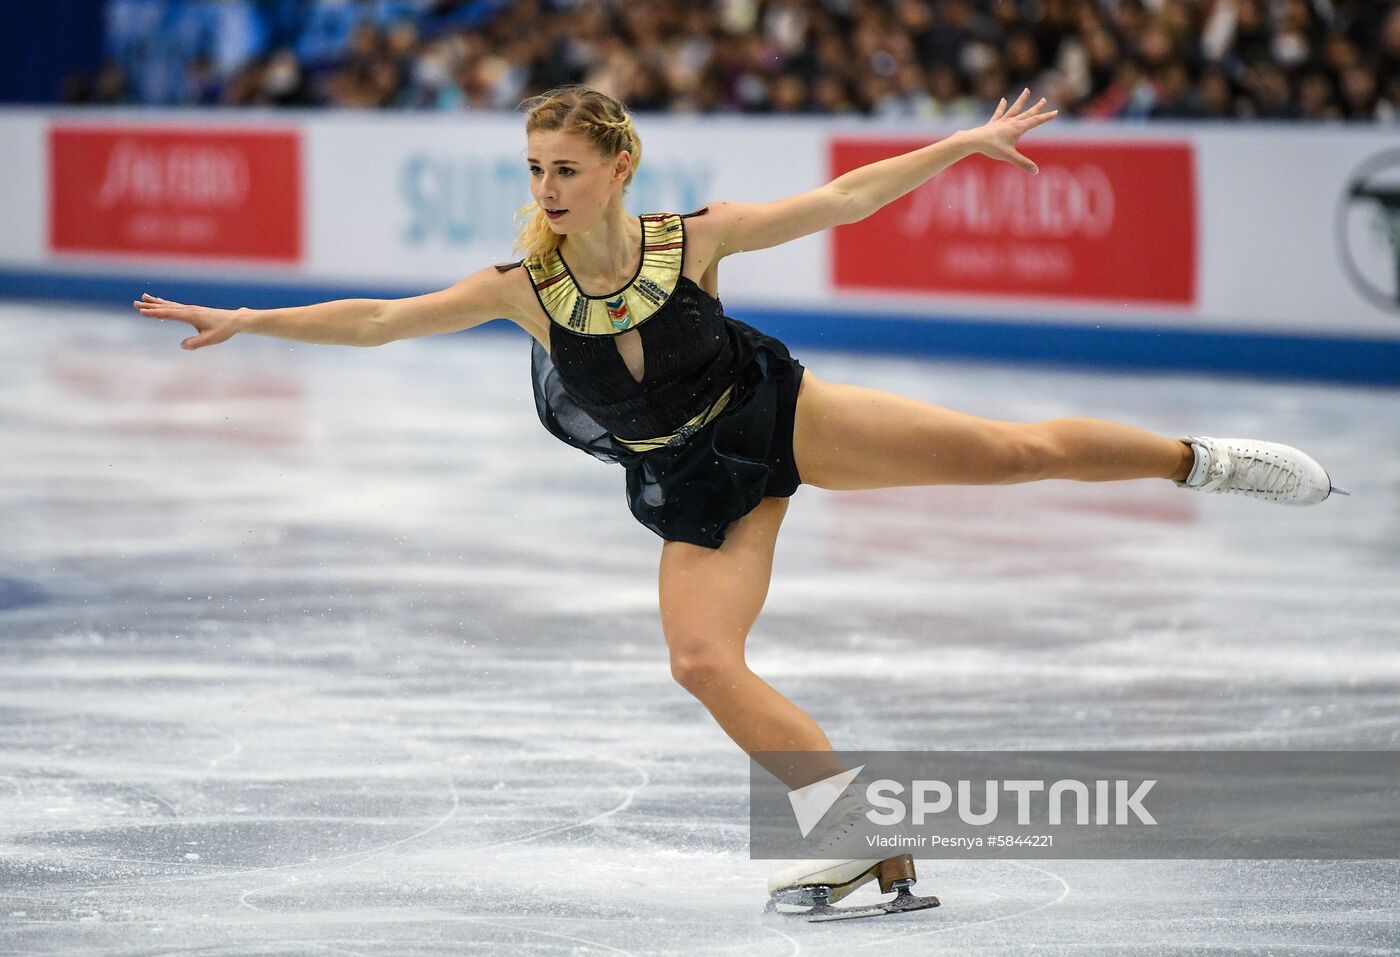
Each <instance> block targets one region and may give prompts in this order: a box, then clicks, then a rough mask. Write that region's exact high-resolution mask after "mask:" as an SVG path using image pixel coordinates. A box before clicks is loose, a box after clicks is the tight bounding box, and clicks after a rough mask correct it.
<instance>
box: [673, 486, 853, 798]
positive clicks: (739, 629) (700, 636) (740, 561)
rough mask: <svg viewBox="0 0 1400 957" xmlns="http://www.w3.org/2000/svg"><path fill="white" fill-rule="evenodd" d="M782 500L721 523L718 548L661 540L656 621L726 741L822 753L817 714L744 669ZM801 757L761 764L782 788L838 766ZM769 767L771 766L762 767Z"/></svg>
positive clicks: (681, 674) (677, 669) (755, 748)
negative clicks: (722, 530)
mask: <svg viewBox="0 0 1400 957" xmlns="http://www.w3.org/2000/svg"><path fill="white" fill-rule="evenodd" d="M787 505H788V500H787V499H785V498H765V499H763V501H762V502H760V503H759V505H758V506H757V507H756V508H755V509H754V510H753V511H751V512H749V514H747V515H745V516H744V517H743V518H741V519H740V520H739V521H737V522H735V523H734V524H732V525H730V526H729V528H728V529H727V530H726V532H725V541H724V544H723V545H722V546H721V547H720V548H718V549H712V548H704V547H702V546H699V545H691V544H688V543H686V542H667V543H666V544H665V545H663V546H662V549H661V567H660V572H659V579H660V581H659V585H660V598H661V628H662V631H663V632H664V634H665V636H666V644H667V647H668V648H669V649H670V653H671V674H672V675H673V676H674V677H675V679H676V681H678V682H679V683H680V684H681V686H682V687H684V688H685V689H686V690H687V691H689V692H690V693H691V694H693V695H694V696H695V697H696V698H698V699H699V700H700V702H701V703H702V704H703V705H704V706H705V707H706V708H707V709H708V710H709V712H710V714H712V715H713V716H714V718H715V720H716V721H718V722H719V725H720V727H722V728H723V729H724V730H725V732H726V733H727V734H728V735H729V736H730V737H731V738H733V739H734V741H735V743H736V744H738V745H739V747H741V748H743V749H744V751H746V752H748V753H749V754H753V753H755V752H775V751H798V752H829V751H831V743H830V742H829V741H828V740H827V737H826V735H825V734H824V733H823V732H822V729H821V728H820V727H819V726H818V725H817V722H816V721H814V720H813V719H812V717H811V716H810V715H808V714H807V713H806V712H805V711H803V710H802V709H801V708H799V707H797V705H795V704H793V703H792V702H791V701H789V700H788V699H787V698H785V697H783V695H782V694H780V693H779V692H778V691H777V690H776V689H774V688H773V687H772V686H771V685H769V684H768V683H767V682H766V681H764V680H763V679H762V678H760V677H759V676H758V675H756V674H754V673H753V672H752V671H750V670H749V667H748V664H747V663H746V662H745V659H744V642H745V640H746V639H747V638H748V634H749V629H751V628H752V627H753V624H754V622H755V621H756V620H757V618H758V613H759V611H760V610H761V609H762V608H763V602H764V600H765V599H766V598H767V597H768V582H769V579H770V577H771V575H772V571H773V547H774V545H775V544H776V541H777V537H778V528H779V526H780V525H781V524H782V521H783V516H784V515H785V514H786V513H787ZM815 764H816V766H814V762H813V761H812V759H811V758H809V757H804V758H800V759H797V758H796V756H795V760H794V761H793V762H792V763H791V764H789V763H786V762H778V761H777V760H776V759H773V760H771V761H770V760H765V767H767V768H768V770H769V771H771V772H772V773H773V774H774V775H775V776H777V777H778V778H779V779H780V780H782V781H783V782H784V783H785V784H787V785H788V786H789V787H802V786H803V785H805V784H810V783H812V781H813V780H819V779H820V778H822V777H825V776H827V775H828V774H835V773H837V772H839V771H841V770H843V768H842V767H841V766H840V765H839V764H837V763H836V762H835V760H834V756H833V760H832V762H831V763H830V765H823V764H822V763H821V762H820V761H817V762H815ZM770 765H771V766H770Z"/></svg>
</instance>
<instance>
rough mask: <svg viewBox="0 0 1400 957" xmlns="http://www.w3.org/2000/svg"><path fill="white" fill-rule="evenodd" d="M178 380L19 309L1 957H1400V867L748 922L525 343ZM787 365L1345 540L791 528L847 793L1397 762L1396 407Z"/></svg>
mask: <svg viewBox="0 0 1400 957" xmlns="http://www.w3.org/2000/svg"><path fill="white" fill-rule="evenodd" d="M151 291H152V292H155V293H157V294H160V293H161V292H162V290H159V289H155V290H151ZM139 292H140V288H139V287H133V295H134V294H136V293H139ZM738 315H739V317H740V318H742V317H743V314H742V313H738ZM189 334H190V330H189V327H187V326H185V325H183V324H174V323H160V322H157V321H153V320H142V319H140V318H139V317H136V316H135V315H134V313H129V312H127V311H126V310H125V309H117V308H115V307H114V308H112V309H109V310H95V309H91V308H84V307H75V306H69V305H37V304H25V305H15V304H9V305H4V306H2V307H0V344H2V345H3V349H0V448H2V449H3V450H4V454H3V455H0V542H3V548H2V549H0V954H24V955H37V954H53V955H65V957H93V955H137V954H142V955H145V954H150V955H156V954H160V955H175V954H189V955H231V954H240V955H241V954H248V955H284V954H285V955H291V954H313V955H314V954H342V955H364V954H374V955H380V954H384V955H448V954H451V955H458V954H478V953H480V954H516V953H522V954H526V953H527V954H551V955H553V954H559V955H592V954H635V955H653V954H666V955H718V954H732V955H774V957H777V955H797V954H806V955H837V954H840V955H842V957H846V955H851V954H861V953H867V954H872V955H879V954H883V953H890V954H920V953H938V954H949V955H952V954H957V955H962V954H986V955H1006V954H1036V955H1060V954H1066V955H1068V954H1073V955H1085V954H1133V955H1139V954H1180V955H1196V954H1204V953H1213V954H1220V953H1225V954H1261V955H1263V954H1271V955H1276V957H1277V955H1293V954H1393V953H1397V952H1400V924H1397V918H1400V863H1397V862H1369V863H1368V862H1258V861H1255V862H1236V861H1203V862H1160V861H1119V862H1106V863H1105V862H1093V861H1050V862H1044V861H1041V862H1036V863H1034V864H1031V863H1020V862H992V863H979V862H971V861H949V862H939V861H934V860H923V861H921V862H920V881H919V884H918V886H917V888H916V889H917V890H919V891H920V892H923V893H932V894H937V895H938V896H939V897H941V898H942V900H943V906H942V907H940V908H938V909H935V910H931V911H924V912H921V913H916V914H907V915H900V916H893V917H887V918H880V919H877V920H866V921H851V922H846V923H837V924H807V923H801V922H795V921H785V920H783V919H781V918H775V917H765V916H764V915H763V914H762V913H761V911H762V908H763V903H764V900H765V897H766V892H765V887H764V880H765V876H766V874H767V872H768V871H769V870H770V869H772V867H773V866H774V864H773V862H766V861H751V860H749V858H748V848H747V840H748V817H747V794H748V761H747V758H746V757H745V756H744V755H743V754H742V753H741V752H739V751H738V749H737V748H736V747H735V746H734V745H733V744H732V743H731V742H730V740H729V739H728V738H727V737H726V736H725V735H724V733H723V732H722V731H721V730H720V729H719V728H718V726H717V725H715V724H714V723H713V721H712V719H711V718H710V717H709V715H708V714H707V713H706V712H705V711H704V710H703V709H702V708H701V706H700V705H699V704H698V703H696V702H695V701H694V700H693V699H691V698H690V697H689V696H688V695H687V694H686V693H685V692H684V691H683V690H682V689H681V688H680V687H679V686H677V685H676V684H675V683H674V682H672V680H671V678H670V674H669V669H668V666H667V658H666V650H665V646H664V643H663V640H662V636H661V630H660V625H659V622H658V618H657V611H656V594H655V585H656V561H657V557H658V553H659V551H660V540H659V539H657V538H656V537H655V536H654V535H653V534H652V533H651V532H649V531H647V530H646V529H645V528H643V527H642V526H641V525H639V524H637V523H636V522H635V520H634V519H633V518H632V517H631V515H630V514H629V513H628V511H627V508H626V504H625V501H624V497H623V485H622V480H623V473H622V470H621V469H620V468H617V467H614V466H608V465H604V464H603V463H600V462H597V461H595V460H593V459H591V458H589V457H587V456H585V455H584V454H582V453H580V452H578V451H576V450H574V449H571V448H568V447H566V446H563V445H561V444H560V443H558V442H557V441H556V440H555V439H553V438H552V437H551V436H550V435H548V433H546V432H545V431H544V430H543V429H542V428H541V427H540V425H539V423H538V421H537V419H536V418H535V412H534V407H533V404H532V400H531V396H530V390H529V374H528V369H529V340H528V339H527V338H526V337H525V336H524V335H523V334H517V335H509V334H504V333H503V334H494V333H492V332H489V331H477V332H474V333H470V334H466V335H457V336H447V337H436V338H431V339H422V340H415V341H409V342H400V343H395V344H392V345H390V346H386V347H383V348H380V349H368V350H358V349H351V348H344V347H327V346H310V345H301V344H293V343H288V342H283V341H279V340H272V339H259V338H255V337H238V338H235V339H234V340H232V341H230V342H229V343H227V344H224V345H221V346H217V347H214V348H211V349H208V350H203V351H200V352H196V353H188V352H184V351H182V350H180V349H179V347H178V343H179V341H180V339H182V338H184V337H185V336H187V335H189ZM793 352H794V354H795V355H797V356H798V357H799V358H801V359H802V361H803V362H804V364H806V365H807V366H808V367H809V368H810V369H811V370H812V371H813V372H814V373H815V374H817V375H818V376H820V377H822V378H825V379H829V380H834V381H843V382H852V383H859V384H863V385H871V386H877V387H881V388H887V389H890V390H892V391H895V392H899V393H902V394H906V395H910V396H914V397H916V398H920V399H924V400H927V401H930V402H934V403H937V404H940V405H946V406H950V407H953V408H956V409H959V410H962V411H966V412H971V413H975V414H979V415H985V416H991V417H996V418H1006V419H1014V420H1021V421H1031V420H1039V419H1046V418H1053V417H1058V416H1081V415H1090V416H1096V417H1104V418H1113V419H1119V420H1122V421H1126V422H1129V423H1132V424H1135V425H1139V426H1142V427H1145V428H1149V429H1152V430H1155V431H1159V432H1162V433H1165V434H1170V435H1182V434H1188V433H1204V434H1207V435H1215V436H1234V435H1241V436H1256V437H1261V438H1268V439H1272V440H1275V441H1282V442H1287V443H1290V444H1294V445H1298V446H1300V447H1302V448H1304V449H1306V450H1308V451H1309V452H1311V453H1313V454H1314V455H1315V456H1316V457H1317V458H1318V459H1319V460H1320V461H1322V462H1323V463H1324V464H1325V465H1326V466H1327V467H1328V469H1329V471H1330V472H1331V474H1332V477H1333V479H1334V481H1335V482H1336V483H1337V484H1338V485H1341V486H1344V487H1347V488H1349V489H1351V490H1352V492H1353V493H1354V494H1353V496H1352V497H1351V498H1338V497H1334V498H1333V499H1332V500H1330V501H1328V502H1325V503H1323V504H1322V505H1321V506H1318V507H1316V508H1310V509H1286V508H1279V507H1276V506H1271V505H1268V504H1265V503H1262V502H1257V501H1251V500H1246V499H1242V498H1238V497H1234V496H1219V497H1206V496H1203V495H1199V494H1195V493H1188V492H1185V491H1182V490H1180V489H1177V488H1175V487H1174V486H1172V485H1171V484H1169V483H1167V482H1160V481H1145V482H1134V483H1124V484H1116V485H1098V486H1091V485H1076V484H1072V483H1066V482H1049V483H1040V484H1036V485H1026V486H1018V487H1001V488H903V489H891V490H884V491H878V492H851V493H831V492H825V491H821V490H818V489H814V488H811V487H804V488H802V489H801V490H799V492H798V494H797V496H796V497H795V498H794V499H793V502H792V506H791V508H790V510H789V512H788V516H787V519H786V522H785V525H784V529H783V533H782V535H781V537H780V539H779V543H778V552H777V558H776V568H775V573H774V581H773V586H772V591H771V594H770V597H769V600H768V604H767V607H766V609H765V611H764V614H763V615H762V617H761V618H760V619H759V621H758V624H757V626H756V628H755V630H754V632H753V634H752V635H751V637H750V641H749V651H750V662H751V664H752V666H753V668H754V670H755V671H757V672H758V673H759V674H761V675H763V676H764V677H765V678H767V679H768V680H769V681H771V682H772V683H773V684H774V685H776V686H777V687H778V688H779V689H780V690H782V691H783V692H785V693H786V694H788V695H790V696H791V697H792V698H793V699H794V700H795V701H796V702H797V703H798V704H799V705H801V706H802V707H804V708H805V709H806V710H807V711H809V712H810V713H811V714H813V715H814V716H815V717H816V718H817V719H818V720H819V721H820V722H821V723H822V724H823V726H824V728H825V729H826V731H827V733H828V734H829V735H830V737H831V739H832V741H833V743H834V744H835V745H836V747H837V748H843V749H866V750H878V749H890V750H899V749H910V750H914V749H940V748H943V749H1079V748H1083V749H1091V748H1114V749H1150V748H1201V749H1204V748H1212V749H1234V748H1239V749H1275V748H1277V749H1304V748H1309V749H1334V748H1335V749H1350V748H1366V749H1372V748H1374V749H1392V750H1393V749H1397V748H1400V414H1397V413H1398V412H1400V393H1397V392H1395V391H1386V390H1379V389H1377V390H1367V389H1357V388H1342V387H1337V386H1326V385H1300V384H1296V383H1280V384H1272V383H1265V382H1260V381H1250V380H1228V379H1215V378H1202V377H1192V376H1168V375H1150V376H1149V375H1131V376H1129V375H1107V374H1084V373H1079V372H1067V371H1056V370H1048V369H1033V368H1026V367H1001V366H992V365H973V364H951V363H939V362H925V361H916V360H912V359H908V360H905V359H898V358H872V357H855V356H850V355H842V354H837V353H825V352H822V351H819V350H815V349H811V348H803V347H801V346H794V348H793ZM870 890H871V889H869V888H867V889H866V890H865V891H862V892H861V893H860V894H859V895H857V896H856V897H855V898H852V900H853V901H855V900H864V899H867V898H869V897H873V894H872V893H870Z"/></svg>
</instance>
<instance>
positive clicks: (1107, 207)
mask: <svg viewBox="0 0 1400 957" xmlns="http://www.w3.org/2000/svg"><path fill="white" fill-rule="evenodd" d="M1116 207H1117V201H1116V197H1115V196H1114V192H1113V181H1112V180H1110V179H1109V177H1108V174H1107V173H1106V172H1105V171H1104V170H1103V169H1101V168H1099V167H1098V166H1095V165H1093V164H1078V165H1073V166H1070V165H1064V164H1058V163H1047V164H1046V165H1044V166H1042V167H1041V168H1040V175H1038V176H1027V175H1026V174H1024V173H1022V172H1021V171H1020V170H1017V169H1012V168H1011V167H1009V166H1005V167H1003V166H997V167H992V168H987V167H983V166H969V167H966V168H957V169H952V170H948V171H947V172H945V173H943V174H941V175H939V176H935V177H934V178H933V179H931V180H929V181H928V182H927V183H925V184H924V185H923V186H920V187H919V188H918V189H917V190H915V191H914V195H913V196H912V197H911V198H910V203H909V206H908V208H907V210H906V212H905V214H904V217H903V219H902V220H901V222H900V226H901V227H902V228H903V230H904V232H905V233H906V234H907V235H911V236H918V235H923V234H925V233H928V232H933V231H939V232H950V231H951V232H958V233H963V234H971V235H974V236H999V235H1009V236H1015V237H1025V238H1034V239H1068V238H1071V237H1076V236H1079V237H1084V238H1088V239H1101V238H1103V237H1104V236H1106V235H1107V234H1108V232H1109V231H1110V230H1111V229H1112V228H1113V221H1114V216H1115V213H1116V211H1117V209H1116Z"/></svg>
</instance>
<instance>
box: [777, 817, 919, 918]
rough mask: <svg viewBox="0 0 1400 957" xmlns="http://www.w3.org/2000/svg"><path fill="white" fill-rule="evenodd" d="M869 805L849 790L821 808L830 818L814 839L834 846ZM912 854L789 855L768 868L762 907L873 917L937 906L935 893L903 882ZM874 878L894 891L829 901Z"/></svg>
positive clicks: (910, 875) (786, 912)
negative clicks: (856, 900) (875, 897)
mask: <svg viewBox="0 0 1400 957" xmlns="http://www.w3.org/2000/svg"><path fill="white" fill-rule="evenodd" d="M869 809H870V806H869V805H868V804H865V803H864V802H863V801H861V800H859V799H856V798H854V797H853V796H852V795H851V794H850V793H848V794H846V795H845V796H843V797H842V798H841V799H840V800H838V801H837V802H836V803H835V804H834V805H833V806H832V808H831V810H830V811H828V812H827V816H828V818H829V819H830V823H829V824H826V826H825V831H826V835H825V836H824V837H823V838H822V839H821V841H820V842H819V843H818V844H817V848H818V849H820V848H821V847H822V846H823V845H828V846H832V847H834V846H835V845H836V843H837V842H839V841H840V839H841V838H842V837H843V836H845V835H846V834H847V833H849V832H850V830H851V829H852V828H853V827H855V825H856V824H857V823H858V822H859V819H860V817H861V816H862V815H863V814H865V812H866V811H868V810H869ZM917 879H918V878H917V876H916V875H915V873H914V859H913V858H912V857H910V856H909V855H908V854H902V855H900V856H898V857H889V858H883V859H881V858H863V859H862V858H847V859H825V860H804V861H794V862H793V863H791V864H789V865H787V866H786V867H782V868H779V869H778V870H776V871H774V872H773V873H772V874H771V875H770V876H769V878H768V893H769V897H768V906H767V907H765V908H764V912H765V913H770V914H771V913H777V914H782V915H783V916H786V917H802V918H805V919H807V920H809V921H826V920H849V919H851V918H853V917H878V916H880V915H882V914H897V913H900V912H902V911H908V910H923V909H924V908H926V907H937V906H938V898H937V897H932V896H929V897H920V896H919V895H917V894H914V893H912V892H910V890H909V888H911V887H912V886H913V885H914V882H915V881H916V880H917ZM873 880H877V881H879V883H880V893H881V894H888V893H890V892H891V891H893V892H894V893H895V896H894V898H893V899H892V900H888V901H879V902H877V903H874V904H870V905H867V906H852V907H832V906H831V905H832V904H833V903H835V902H836V901H839V900H841V899H842V898H844V897H846V896H847V895H849V894H850V893H851V892H852V891H854V890H855V889H856V888H858V887H863V886H864V885H865V884H867V883H869V882H870V881H873Z"/></svg>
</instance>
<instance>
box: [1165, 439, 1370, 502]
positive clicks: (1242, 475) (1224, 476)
mask: <svg viewBox="0 0 1400 957" xmlns="http://www.w3.org/2000/svg"><path fill="white" fill-rule="evenodd" d="M1181 441H1183V442H1185V443H1187V444H1188V445H1190V446H1191V448H1192V450H1193V451H1195V453H1196V463H1195V465H1193V466H1192V468H1191V474H1190V475H1188V476H1187V477H1186V481H1184V482H1178V483H1177V484H1178V485H1180V486H1183V487H1184V488H1194V489H1199V490H1200V491H1202V492H1231V493H1234V494H1237V495H1248V496H1251V497H1253V498H1262V499H1266V500H1268V501H1270V502H1278V503H1279V504H1280V505H1316V504H1317V503H1318V502H1321V501H1322V500H1323V499H1325V498H1327V496H1328V495H1330V494H1332V493H1333V492H1336V493H1337V494H1339V495H1350V494H1351V493H1350V492H1348V491H1346V490H1345V489H1340V488H1335V487H1333V485H1332V480H1331V479H1330V478H1329V477H1328V475H1327V472H1326V470H1324V469H1323V467H1322V466H1321V465H1318V464H1317V462H1315V461H1314V460H1313V459H1312V457H1311V456H1308V455H1307V454H1305V453H1303V452H1300V451H1298V450H1297V449H1295V448H1293V447H1292V446H1290V445H1279V444H1278V443H1275V442H1260V441H1258V440H1257V439H1212V438H1210V437H1208V436H1204V435H1191V436H1187V437H1185V438H1183V439H1182V440H1181Z"/></svg>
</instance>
